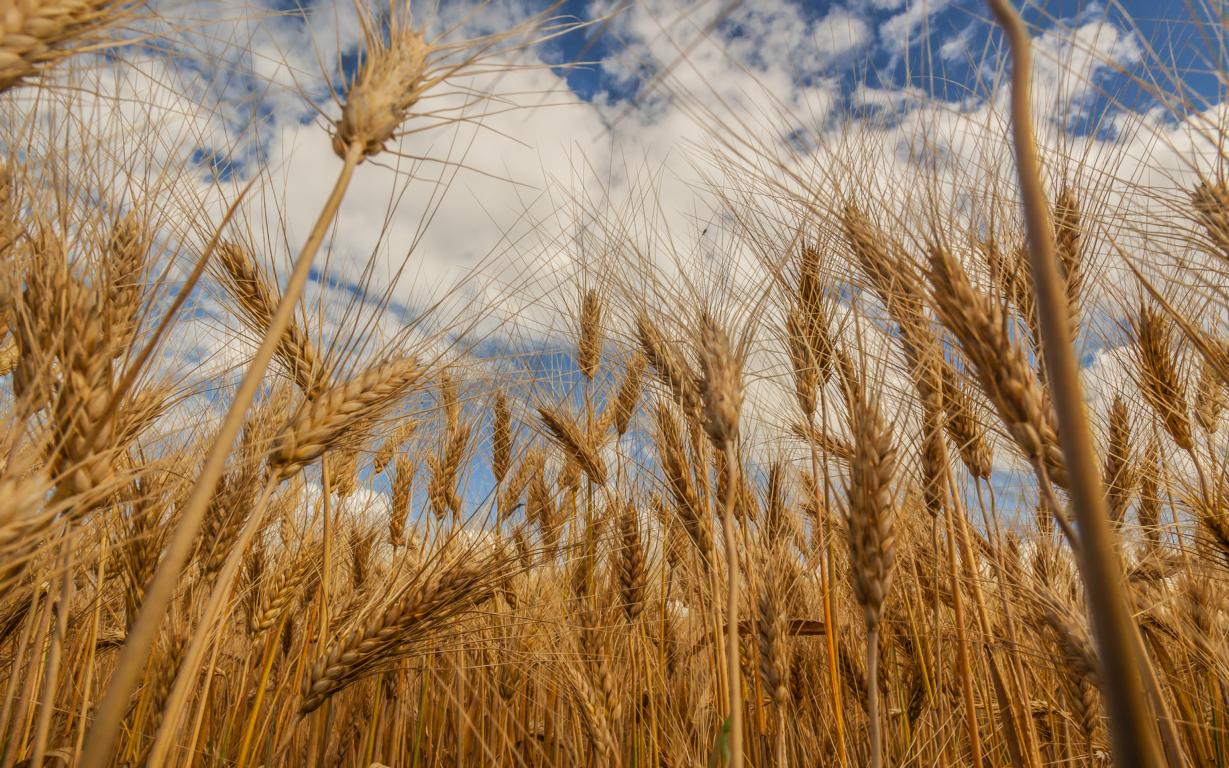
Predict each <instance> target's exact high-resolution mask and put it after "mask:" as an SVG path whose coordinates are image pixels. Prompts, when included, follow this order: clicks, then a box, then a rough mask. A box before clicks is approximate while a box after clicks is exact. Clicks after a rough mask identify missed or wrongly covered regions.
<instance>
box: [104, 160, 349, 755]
mask: <svg viewBox="0 0 1229 768" xmlns="http://www.w3.org/2000/svg"><path fill="white" fill-rule="evenodd" d="M362 156H363V148H362V145H360V144H357V143H356V144H351V145H350V146H349V148H348V149H347V151H346V156H345V164H344V165H343V166H342V169H341V172H340V173H339V174H338V176H337V182H336V183H335V184H334V185H333V191H332V193H330V195H329V198H328V200H327V201H326V202H325V205H324V209H323V210H322V211H321V212H320V217H319V218H318V219H317V220H316V226H315V227H314V228H313V229H312V231H311V234H310V235H309V236H308V238H307V242H305V243H304V244H303V250H302V251H301V252H300V253H299V257H298V259H297V261H296V262H295V265H294V271H293V272H292V273H291V275H290V281H289V283H288V284H287V286H286V292H285V293H284V294H283V295H282V300H281V302H280V303H279V304H278V305H277V312H276V313H275V314H274V315H273V321H272V323H271V324H270V326H269V330H268V332H267V333H265V336H264V339H263V340H262V341H261V343H260V348H259V349H257V350H256V355H255V356H254V357H253V358H252V362H251V364H250V365H249V366H248V369H247V372H246V373H245V374H244V376H243V381H242V382H241V383H240V385H239V390H238V391H237V392H236V393H235V399H234V400H233V401H232V402H231V404H230V409H229V410H228V411H227V412H226V418H225V419H224V420H223V421H222V427H221V428H220V429H219V430H218V435H217V437H216V438H215V439H214V443H213V446H212V448H210V451H209V455H208V457H206V459H205V465H204V468H203V469H202V470H201V475H200V477H199V478H198V479H197V482H196V486H195V487H194V488H193V489H192V494H191V495H190V496H189V497H188V500H187V502H186V503H185V504H184V510H183V515H182V517H181V518H180V521H179V525H178V526H176V528H175V532H174V533H173V534H172V536H171V541H170V542H169V544H168V545H167V548H166V554H165V555H164V556H163V558H162V560H161V561H159V563H158V568H157V570H156V571H155V572H154V576H153V579H152V580H151V581H150V584H149V587H148V589H146V591H145V598H144V600H143V601H142V602H141V611H140V613H138V614H137V619H136V621H135V622H134V623H133V625H132V628H131V629H130V630H129V632H128V639H127V641H126V642H125V643H124V647H123V649H122V650H121V651H120V656H119V660H118V661H117V663H116V666H115V672H114V674H112V676H111V681H110V683H109V684H108V685H107V692H106V693H105V694H104V695H103V698H102V700H101V701H100V702H99V703H98V709H97V713H98V715H97V717H96V718H95V720H94V724H93V725H92V726H90V730H89V733H88V734H86V738H85V748H84V750H83V754H82V756H81V768H103V766H106V765H108V764H109V763H110V762H111V753H112V748H113V747H114V744H115V737H116V736H118V735H119V729H120V724H121V722H122V720H123V716H124V713H125V711H126V710H127V708H128V701H129V699H131V698H132V693H133V691H134V690H136V687H137V684H138V683H139V682H140V679H141V670H142V669H144V668H145V664H146V661H147V660H148V658H149V652H150V650H151V649H152V648H153V645H154V640H155V639H156V638H157V636H158V627H159V625H160V624H161V623H162V619H163V617H164V616H165V615H166V610H167V608H168V607H169V606H170V603H171V598H172V597H173V596H174V594H175V588H176V586H178V584H179V576H180V574H181V573H182V572H183V569H184V566H185V565H187V563H188V559H189V558H190V557H191V556H192V550H193V547H194V546H195V544H196V537H197V534H198V533H199V532H200V528H201V523H202V522H203V521H204V515H205V510H206V508H207V507H208V506H209V500H210V499H211V498H213V494H214V491H215V490H216V489H217V485H218V480H219V479H220V478H221V476H222V470H223V469H224V468H225V466H226V457H227V455H228V454H229V453H230V448H231V445H232V444H233V443H234V441H235V438H236V437H238V435H239V430H240V429H241V428H242V426H243V421H244V417H245V415H246V414H247V409H248V406H250V405H251V404H252V400H253V399H255V397H256V391H257V390H258V389H259V388H260V383H261V381H262V380H263V379H264V375H265V371H266V370H267V369H268V367H269V362H270V361H271V360H272V359H273V353H274V351H275V350H276V349H277V345H278V343H279V342H280V340H281V337H282V334H283V333H285V331H286V328H287V326H288V325H289V323H290V320H291V317H292V316H293V313H294V307H295V303H296V302H298V300H299V294H300V293H302V291H303V287H304V286H305V285H306V284H307V278H308V276H309V275H310V274H311V266H312V261H313V259H314V258H315V256H316V251H317V250H319V248H320V243H321V242H323V241H324V235H325V233H326V232H327V231H328V228H329V227H330V226H331V225H332V223H333V217H334V216H335V215H336V213H337V209H338V207H340V205H341V199H342V197H344V196H345V193H346V188H347V187H349V185H350V179H351V178H352V177H353V176H354V168H355V166H356V165H358V162H359V160H360V159H361V158H362Z"/></svg>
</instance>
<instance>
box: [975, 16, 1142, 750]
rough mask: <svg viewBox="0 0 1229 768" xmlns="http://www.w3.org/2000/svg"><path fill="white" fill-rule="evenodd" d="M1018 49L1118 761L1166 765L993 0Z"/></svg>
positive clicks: (1067, 432) (1053, 359)
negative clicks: (1146, 694)
mask: <svg viewBox="0 0 1229 768" xmlns="http://www.w3.org/2000/svg"><path fill="white" fill-rule="evenodd" d="M988 2H989V5H990V9H991V10H992V11H993V12H994V15H995V17H996V18H997V20H998V23H999V24H1000V25H1001V26H1002V27H1003V30H1004V32H1005V33H1006V35H1007V41H1008V44H1009V46H1010V48H1011V55H1012V75H1011V81H1012V82H1011V127H1012V138H1013V142H1014V144H1015V150H1016V170H1017V173H1018V175H1019V180H1020V198H1021V202H1022V203H1023V206H1024V220H1025V224H1026V227H1027V230H1028V251H1029V263H1030V264H1031V267H1032V273H1033V282H1034V284H1035V286H1036V295H1037V310H1038V312H1037V314H1038V316H1039V319H1040V322H1041V337H1042V345H1041V346H1042V350H1043V352H1044V354H1045V365H1046V372H1047V374H1048V375H1049V379H1050V383H1051V391H1052V398H1053V402H1054V410H1055V415H1056V416H1057V418H1058V433H1059V440H1060V443H1061V445H1062V450H1063V460H1064V461H1065V463H1066V466H1067V474H1068V477H1069V478H1070V489H1069V490H1070V497H1071V503H1072V506H1073V507H1074V510H1075V517H1076V522H1077V525H1078V527H1079V534H1080V551H1079V553H1078V557H1079V563H1080V575H1081V577H1082V578H1083V581H1084V588H1085V595H1086V599H1087V601H1088V606H1089V612H1090V613H1091V616H1092V630H1093V635H1094V637H1095V638H1096V641H1097V649H1098V651H1099V652H1100V657H1101V664H1102V668H1103V670H1104V675H1105V691H1104V694H1105V698H1106V707H1107V711H1108V713H1109V727H1110V735H1111V737H1112V741H1113V750H1114V763H1115V765H1118V766H1140V767H1141V768H1143V767H1145V766H1146V767H1148V768H1151V767H1152V766H1159V765H1162V764H1163V763H1162V759H1161V754H1160V751H1159V749H1158V742H1157V736H1156V722H1155V720H1153V718H1152V715H1151V714H1150V712H1149V710H1148V705H1147V701H1146V699H1145V697H1144V686H1143V679H1142V677H1141V673H1140V665H1139V659H1140V654H1142V653H1143V652H1144V651H1143V647H1142V645H1141V644H1140V643H1139V642H1138V641H1137V631H1136V627H1135V624H1134V620H1133V619H1132V617H1131V612H1130V608H1129V607H1128V604H1127V592H1126V585H1125V583H1124V579H1123V574H1122V563H1121V561H1120V559H1119V557H1118V550H1117V548H1116V547H1115V545H1114V532H1113V530H1112V529H1111V528H1110V524H1109V510H1108V507H1107V505H1106V502H1105V493H1104V489H1103V488H1102V486H1101V477H1100V474H1099V473H1098V471H1097V465H1096V459H1095V456H1094V454H1093V447H1092V437H1091V435H1090V434H1089V430H1088V419H1087V416H1086V413H1085V409H1084V399H1083V389H1082V388H1081V385H1080V375H1079V368H1078V366H1077V364H1076V359H1075V354H1074V352H1073V351H1072V348H1071V339H1072V337H1071V327H1070V326H1071V324H1070V318H1069V317H1068V314H1067V298H1066V290H1065V288H1064V280H1063V278H1062V276H1061V275H1060V274H1059V271H1058V262H1057V259H1056V257H1055V252H1054V241H1053V228H1052V227H1051V222H1050V212H1049V208H1048V207H1047V205H1046V200H1045V193H1044V191H1043V190H1042V187H1041V177H1040V173H1039V163H1038V159H1037V147H1036V144H1035V142H1034V138H1033V129H1032V121H1031V116H1030V107H1029V98H1030V96H1029V90H1030V73H1031V69H1032V54H1031V51H1030V42H1031V41H1030V39H1029V35H1028V30H1027V29H1025V27H1024V22H1023V21H1022V20H1021V19H1020V16H1019V14H1018V13H1017V12H1016V11H1015V9H1013V8H1012V7H1011V5H1010V4H1009V3H1008V0H988Z"/></svg>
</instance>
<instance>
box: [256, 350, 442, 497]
mask: <svg viewBox="0 0 1229 768" xmlns="http://www.w3.org/2000/svg"><path fill="white" fill-rule="evenodd" d="M420 374H421V370H420V368H419V366H418V363H417V361H415V360H414V359H413V358H404V359H401V360H394V361H392V362H388V363H383V364H379V365H375V366H372V367H370V368H368V369H366V370H365V371H363V372H362V373H360V374H359V375H358V376H356V377H355V378H353V379H351V380H350V381H348V382H346V383H345V384H341V385H340V386H336V387H333V388H332V389H329V390H327V391H325V392H324V393H322V394H321V395H320V396H319V397H318V398H317V399H316V400H313V401H312V402H310V403H308V404H307V406H306V407H305V408H303V409H301V411H300V412H299V414H298V415H297V416H296V417H295V418H294V419H293V420H292V421H291V422H290V423H289V424H287V425H286V427H285V428H283V429H282V431H281V433H280V434H279V435H278V436H277V438H276V439H275V440H274V441H273V445H272V447H271V449H270V451H269V468H270V470H271V471H273V472H274V473H275V474H276V475H277V476H278V477H279V478H281V479H286V478H289V477H290V476H291V475H293V474H294V473H296V472H298V471H299V470H300V469H302V468H303V466H304V465H305V464H307V463H308V462H310V461H312V460H314V459H316V458H319V456H320V455H321V454H323V453H324V452H325V451H326V450H328V449H329V448H330V447H331V446H333V445H334V444H336V443H337V442H338V441H340V440H342V439H344V438H345V437H346V436H347V435H348V434H349V431H350V430H351V429H352V428H353V427H354V426H355V425H356V424H357V423H359V422H361V421H363V420H364V419H372V418H375V417H376V416H378V415H379V413H380V412H381V411H382V410H384V409H385V408H388V407H390V406H391V405H393V404H394V403H395V402H396V400H397V399H398V398H400V397H401V396H403V395H404V394H405V393H406V391H407V390H409V388H410V387H411V386H413V384H414V383H415V382H417V381H418V378H419V375H420Z"/></svg>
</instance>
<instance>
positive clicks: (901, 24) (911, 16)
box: [879, 0, 952, 54]
mask: <svg viewBox="0 0 1229 768" xmlns="http://www.w3.org/2000/svg"><path fill="white" fill-rule="evenodd" d="M951 3H952V0H908V2H907V4H903V3H894V4H892V5H889V4H887V3H884V4H883V5H882V6H881V7H882V8H884V9H885V10H887V9H891V8H892V6H895V7H900V6H901V5H904V10H903V11H901V12H900V13H897V14H896V15H894V16H892V17H891V18H889V19H888V20H887V21H885V22H883V23H882V24H880V25H879V37H880V39H881V40H882V41H883V44H884V46H885V47H886V48H887V49H888V50H889V51H891V52H893V53H896V54H900V53H903V52H904V51H905V50H906V49H907V48H908V47H909V46H910V45H912V43H913V38H914V36H915V35H916V34H917V32H918V30H919V29H920V28H921V27H922V26H923V25H924V24H925V23H926V22H927V21H929V20H930V19H931V18H933V17H934V16H935V15H936V14H938V13H939V12H941V11H942V10H943V9H945V8H947V7H948V6H949V5H951Z"/></svg>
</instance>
